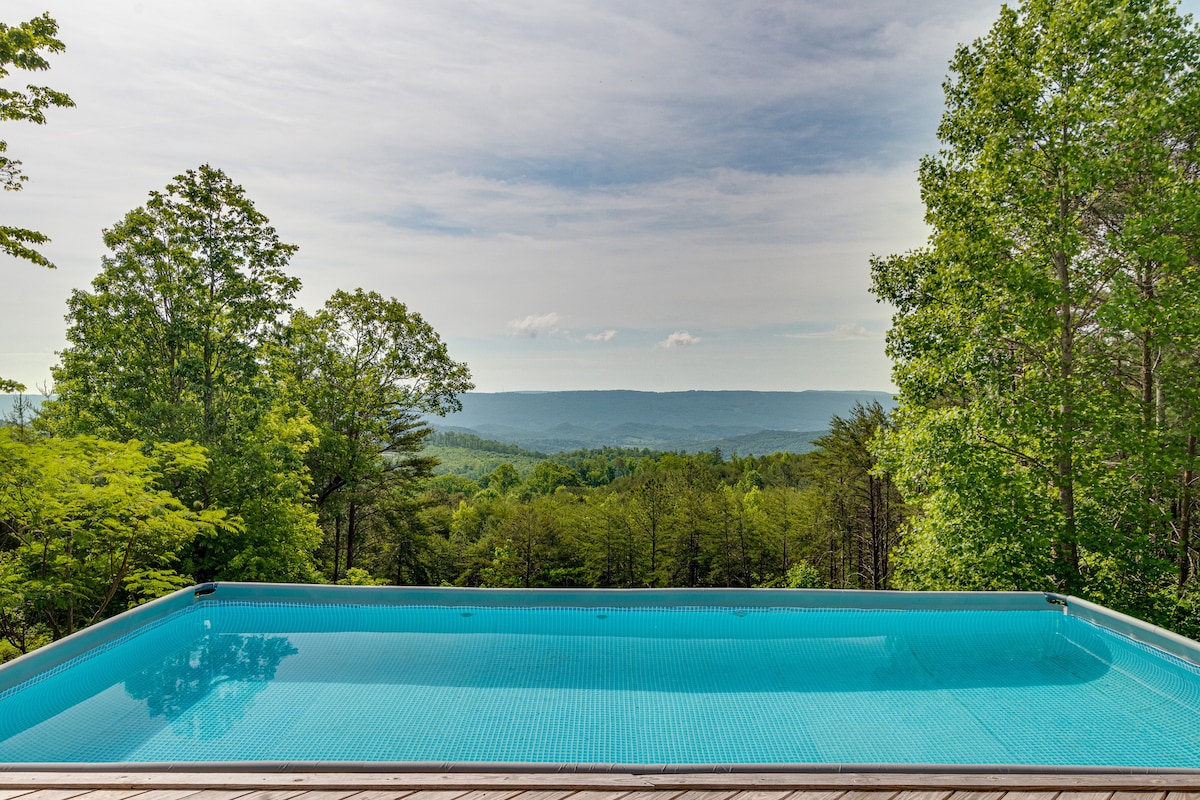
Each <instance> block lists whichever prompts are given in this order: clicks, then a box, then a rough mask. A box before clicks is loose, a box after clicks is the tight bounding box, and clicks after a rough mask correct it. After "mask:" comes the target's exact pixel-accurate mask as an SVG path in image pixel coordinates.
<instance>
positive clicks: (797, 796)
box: [787, 789, 950, 800]
mask: <svg viewBox="0 0 1200 800" xmlns="http://www.w3.org/2000/svg"><path fill="white" fill-rule="evenodd" d="M845 793H846V791H845V790H844V789H802V790H800V791H793V792H792V793H791V794H790V795H788V798H787V800H839V798H840V797H841V796H842V795H844V794H845ZM946 794H947V796H948V795H949V794H950V793H949V792H946Z"/></svg>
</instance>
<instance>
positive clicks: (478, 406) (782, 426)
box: [0, 390, 896, 455]
mask: <svg viewBox="0 0 1200 800" xmlns="http://www.w3.org/2000/svg"><path fill="white" fill-rule="evenodd" d="M25 399H26V400H27V401H30V402H31V403H32V404H33V405H34V406H35V407H36V406H38V405H40V404H41V401H42V400H44V399H45V398H43V397H42V396H41V395H25ZM460 399H461V400H462V404H463V410H462V411H460V412H458V413H456V414H451V415H449V416H447V417H437V416H429V417H426V420H427V421H428V422H429V424H430V425H432V426H433V427H434V428H436V429H438V430H444V431H458V432H461V433H469V434H473V435H475V436H479V437H481V438H484V439H492V440H495V441H499V442H504V443H506V444H512V445H517V446H519V447H522V448H525V449H527V450H537V451H541V452H543V453H559V452H563V451H569V450H586V449H592V448H599V447H629V448H637V449H642V448H649V449H651V450H683V451H686V452H693V453H694V452H699V451H702V450H712V449H713V448H720V449H721V450H722V451H723V452H725V453H738V454H740V455H766V454H769V453H775V452H780V451H783V452H793V453H803V452H806V451H808V450H811V449H812V442H813V440H815V439H817V438H819V437H820V436H821V435H822V434H824V433H825V432H826V431H828V430H829V420H830V418H832V417H833V416H834V415H835V414H837V415H839V416H843V417H844V416H846V415H848V414H849V413H850V410H851V409H852V408H853V407H854V404H855V403H862V404H864V405H866V404H869V403H871V402H875V401H878V402H879V403H880V404H881V405H882V406H883V407H884V408H886V409H888V410H891V409H892V408H894V407H895V405H896V403H895V401H894V400H893V398H892V395H890V394H888V393H887V392H867V391H857V392H829V391H817V390H813V391H805V392H744V391H723V392H719V391H694V392H637V391H628V390H608V391H604V390H599V391H578V392H499V393H486V392H468V393H466V394H464V395H461V396H460ZM16 400H17V395H0V420H3V419H7V418H8V417H10V416H11V414H12V411H13V407H14V405H15V403H16Z"/></svg>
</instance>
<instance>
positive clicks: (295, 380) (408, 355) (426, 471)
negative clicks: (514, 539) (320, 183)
mask: <svg viewBox="0 0 1200 800" xmlns="http://www.w3.org/2000/svg"><path fill="white" fill-rule="evenodd" d="M273 362H274V368H275V369H276V370H277V372H278V373H279V374H278V376H277V377H278V378H279V379H280V380H281V381H283V382H285V383H287V384H288V385H289V386H291V387H292V389H291V391H292V392H293V394H294V396H295V397H296V398H297V399H298V400H299V401H300V402H301V403H302V404H303V405H304V407H305V408H307V409H308V410H309V412H310V413H311V415H312V419H313V421H314V423H315V424H316V426H317V429H318V431H319V436H320V442H319V445H318V446H317V447H315V448H313V449H312V450H311V451H310V452H309V454H308V462H307V463H308V467H309V471H310V473H311V475H312V479H313V490H314V494H315V497H316V505H317V508H318V509H320V511H321V516H322V519H323V521H324V523H325V525H326V528H327V531H328V533H329V534H331V535H328V536H327V538H329V539H331V540H332V541H331V545H332V551H333V559H332V570H331V571H332V575H333V579H334V580H335V581H336V580H338V579H339V577H340V575H341V573H342V572H343V570H347V569H351V568H354V567H355V566H356V561H357V559H356V555H357V549H356V548H357V545H358V544H359V542H360V540H361V538H362V537H361V536H360V528H361V527H362V526H363V525H364V523H366V522H368V518H369V517H370V516H371V515H374V514H377V513H378V512H381V511H382V510H383V508H384V507H385V506H386V507H387V508H388V509H390V512H391V513H390V514H388V515H383V516H382V517H380V521H387V520H390V521H388V522H387V524H388V525H389V526H391V527H393V528H396V527H397V526H396V525H395V523H396V519H395V513H396V512H397V511H398V510H399V509H402V508H404V507H405V504H404V503H400V502H398V501H399V500H400V498H401V496H411V495H413V494H414V493H415V491H416V489H417V486H418V483H419V482H420V481H421V480H423V479H425V478H428V477H429V476H430V475H432V470H433V466H434V464H435V463H436V462H435V461H434V460H433V459H432V458H429V457H428V456H425V455H423V454H422V452H421V450H422V447H423V441H424V439H425V437H426V436H427V435H428V434H429V433H430V432H431V429H430V428H429V427H428V426H427V425H426V424H424V422H423V420H422V417H421V414H422V413H435V414H445V413H446V412H448V411H453V410H457V409H459V408H461V405H460V404H459V401H458V400H457V399H456V395H457V394H459V393H461V392H465V391H468V390H469V389H470V388H471V386H472V384H471V382H470V372H469V371H468V369H467V366H466V365H465V364H463V363H461V362H456V361H453V360H452V359H451V358H450V356H449V354H448V353H447V350H446V345H445V343H444V342H443V341H442V340H441V338H440V337H439V336H438V334H437V332H436V331H435V330H434V329H433V328H432V327H431V326H430V325H429V323H427V322H426V321H425V320H424V319H423V318H422V317H421V315H420V314H417V313H414V312H412V311H409V310H408V308H407V307H406V306H405V305H404V304H403V303H401V302H400V301H398V300H396V299H395V298H391V299H384V298H383V297H382V296H380V295H379V294H376V293H375V292H366V291H363V290H362V289H359V290H357V291H355V292H353V293H350V292H344V291H338V292H336V293H334V295H333V297H331V298H330V299H329V301H328V302H326V303H325V307H324V308H322V309H321V310H320V311H318V312H316V313H315V314H308V313H306V312H304V311H297V312H296V313H295V314H294V315H293V316H292V319H291V322H290V324H289V326H288V329H287V331H286V333H285V342H284V344H283V346H282V347H281V348H280V349H279V350H277V352H276V357H275V358H274V359H273ZM385 501H386V502H385ZM408 507H409V508H410V509H412V513H413V515H415V508H412V506H411V504H410V505H409V506H408ZM410 521H412V520H411V519H410ZM407 527H408V526H399V528H397V530H398V534H399V535H402V534H403V531H404V530H405V529H407ZM343 552H344V554H345V558H344V560H343V559H342V553H343Z"/></svg>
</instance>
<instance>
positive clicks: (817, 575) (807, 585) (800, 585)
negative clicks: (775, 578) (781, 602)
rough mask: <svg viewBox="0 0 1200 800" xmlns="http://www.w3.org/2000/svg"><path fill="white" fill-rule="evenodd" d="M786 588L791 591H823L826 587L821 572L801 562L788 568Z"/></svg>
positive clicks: (785, 581) (785, 580)
mask: <svg viewBox="0 0 1200 800" xmlns="http://www.w3.org/2000/svg"><path fill="white" fill-rule="evenodd" d="M784 586H786V587H787V588H789V589H821V588H824V586H825V580H824V577H823V576H822V575H821V571H820V570H818V569H817V568H816V567H814V566H813V565H812V564H810V563H808V562H807V561H800V562H798V563H796V564H793V565H792V566H791V567H789V568H788V571H787V575H786V576H785V578H784Z"/></svg>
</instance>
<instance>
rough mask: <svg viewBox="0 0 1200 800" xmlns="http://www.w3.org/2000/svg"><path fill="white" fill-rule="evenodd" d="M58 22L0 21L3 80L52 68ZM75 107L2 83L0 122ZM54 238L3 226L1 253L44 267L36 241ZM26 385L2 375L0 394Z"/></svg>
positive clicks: (13, 182)
mask: <svg viewBox="0 0 1200 800" xmlns="http://www.w3.org/2000/svg"><path fill="white" fill-rule="evenodd" d="M57 34H58V23H57V22H55V21H54V20H53V19H51V18H50V15H49V14H43V15H42V16H40V17H35V18H34V19H31V20H29V21H28V22H22V23H20V24H19V25H17V26H15V27H10V26H8V25H5V24H4V23H0V80H2V79H4V78H7V77H8V76H9V74H10V72H11V69H12V68H16V69H20V70H27V71H31V72H40V71H44V70H47V69H49V68H50V62H49V61H47V60H46V58H45V56H44V55H42V53H43V52H45V53H61V52H62V51H63V50H64V49H65V45H63V43H62V42H61V41H60V40H59V39H58V38H57ZM73 105H75V103H73V102H72V101H71V98H70V97H68V96H67V95H65V94H63V93H62V92H58V91H55V90H54V89H51V88H49V87H46V86H33V85H28V86H26V87H25V89H24V90H20V89H11V88H7V87H3V86H0V121H4V120H25V121H27V122H32V123H34V124H35V125H43V124H45V122H46V109H48V108H49V107H51V106H58V107H60V108H63V107H70V106H73ZM7 153H8V143H7V142H6V141H4V140H2V139H0V186H2V187H3V188H4V189H5V191H9V192H15V191H18V190H19V189H20V188H21V185H22V184H23V183H24V182H25V181H26V180H27V176H26V175H25V174H24V173H23V172H22V171H21V162H20V161H17V160H15V159H12V158H10V157H9V156H8V155H7ZM49 241H50V237H48V236H46V234H44V233H39V232H38V231H34V230H30V229H28V228H18V227H14V226H11V225H0V252H3V253H7V254H8V255H10V256H12V257H13V258H19V259H23V260H25V261H32V262H33V263H34V264H39V265H41V266H43V267H51V268H53V267H54V265H53V264H51V263H50V260H49V259H47V258H46V257H45V256H44V255H42V254H41V253H40V252H39V251H38V250H37V249H36V245H42V244H46V243H47V242H49ZM24 390H25V387H24V386H23V385H22V384H20V383H18V382H17V381H13V380H7V379H5V378H0V392H22V391H24Z"/></svg>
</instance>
